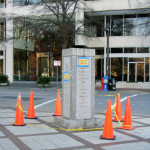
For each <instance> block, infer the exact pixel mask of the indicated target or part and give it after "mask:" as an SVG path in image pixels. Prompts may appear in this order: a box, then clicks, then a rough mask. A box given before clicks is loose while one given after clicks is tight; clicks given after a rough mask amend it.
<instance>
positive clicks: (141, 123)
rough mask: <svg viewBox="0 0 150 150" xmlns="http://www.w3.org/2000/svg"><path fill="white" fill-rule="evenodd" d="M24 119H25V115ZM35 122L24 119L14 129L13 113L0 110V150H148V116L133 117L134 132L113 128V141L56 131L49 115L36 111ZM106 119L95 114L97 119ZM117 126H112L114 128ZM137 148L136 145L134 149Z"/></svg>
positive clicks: (91, 134)
mask: <svg viewBox="0 0 150 150" xmlns="http://www.w3.org/2000/svg"><path fill="white" fill-rule="evenodd" d="M24 116H26V115H25V114H24ZM36 116H37V117H38V119H36V120H34V119H24V122H25V123H26V125H25V126H13V125H12V124H13V122H14V120H15V111H14V110H12V109H11V108H10V109H9V108H7V109H3V108H0V150H18V149H21V150H30V149H33V150H34V149H35V150H40V149H53V150H54V149H60V150H120V149H122V150H149V148H150V126H149V125H150V116H145V117H143V116H132V123H133V126H135V127H136V129H134V130H131V131H127V130H121V129H114V130H113V133H114V135H115V136H116V139H115V140H102V139H100V136H101V135H102V134H103V131H102V130H99V131H83V132H79V131H77V132H76V131H70V132H68V131H59V130H57V129H52V128H54V127H55V126H54V123H53V122H54V118H53V116H52V114H49V113H45V112H41V113H40V112H38V113H37V114H36ZM101 116H102V117H103V118H105V116H103V115H102V114H101V115H97V117H101ZM117 125H118V123H116V122H115V123H113V126H117ZM137 145H138V146H137Z"/></svg>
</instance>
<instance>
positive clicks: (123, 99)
mask: <svg viewBox="0 0 150 150" xmlns="http://www.w3.org/2000/svg"><path fill="white" fill-rule="evenodd" d="M137 95H140V94H134V95H131V96H130V97H135V96H137ZM126 99H127V96H126V97H124V98H122V99H121V100H120V102H123V101H125V100H126ZM113 108H114V104H113V105H111V110H112V109H113Z"/></svg>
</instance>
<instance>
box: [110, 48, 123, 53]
mask: <svg viewBox="0 0 150 150" xmlns="http://www.w3.org/2000/svg"><path fill="white" fill-rule="evenodd" d="M111 53H123V48H111Z"/></svg>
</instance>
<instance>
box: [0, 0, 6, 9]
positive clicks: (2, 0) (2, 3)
mask: <svg viewBox="0 0 150 150" xmlns="http://www.w3.org/2000/svg"><path fill="white" fill-rule="evenodd" d="M0 8H5V0H0Z"/></svg>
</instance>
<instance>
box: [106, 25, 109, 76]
mask: <svg viewBox="0 0 150 150" xmlns="http://www.w3.org/2000/svg"><path fill="white" fill-rule="evenodd" d="M105 31H106V35H107V49H106V53H107V57H106V76H109V28H108V27H106V28H105Z"/></svg>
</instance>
